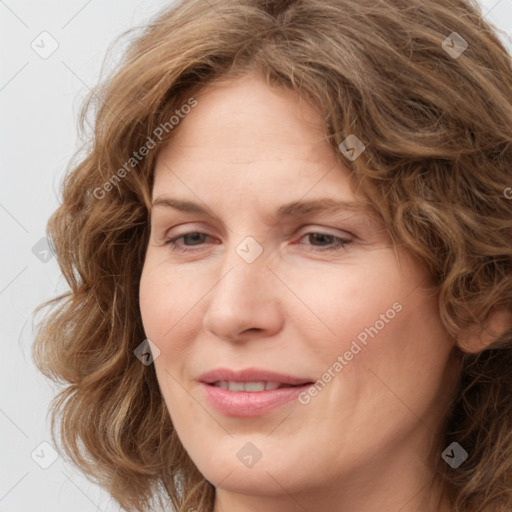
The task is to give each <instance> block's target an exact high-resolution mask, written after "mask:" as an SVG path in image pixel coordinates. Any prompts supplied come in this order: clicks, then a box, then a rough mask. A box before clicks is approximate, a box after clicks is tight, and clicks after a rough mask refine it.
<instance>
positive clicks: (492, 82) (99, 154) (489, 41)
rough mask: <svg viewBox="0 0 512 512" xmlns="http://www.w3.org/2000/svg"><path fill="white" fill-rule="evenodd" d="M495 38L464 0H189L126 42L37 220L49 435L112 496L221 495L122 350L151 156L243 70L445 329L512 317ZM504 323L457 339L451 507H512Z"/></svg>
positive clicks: (510, 351)
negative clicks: (417, 272)
mask: <svg viewBox="0 0 512 512" xmlns="http://www.w3.org/2000/svg"><path fill="white" fill-rule="evenodd" d="M131 32H132V31H129V32H128V34H131ZM497 33H498V29H497V28H496V27H495V26H492V25H490V24H489V22H486V21H485V20H484V19H483V16H482V13H481V11H480V8H479V6H478V4H477V3H476V2H475V1H470V0H389V1H387V2H377V1H375V0H358V1H357V2H355V1H353V0H295V1H294V0H236V1H235V0H209V1H208V2H205V1H204V0H186V1H181V2H180V3H178V4H172V5H171V6H170V7H167V8H166V9H165V10H163V11H162V12H160V13H159V14H158V16H157V17H156V18H154V19H153V21H151V22H149V23H148V24H146V25H145V26H144V27H143V30H142V33H141V34H137V36H136V37H134V38H133V40H131V42H130V44H129V46H128V47H127V49H126V50H125V52H124V54H123V56H122V59H121V63H120V65H119V67H118V68H117V69H116V70H114V71H113V72H111V75H110V76H108V77H107V78H106V79H104V80H102V81H100V83H99V84H98V86H97V87H96V88H95V89H94V91H93V92H92V93H91V94H90V95H89V96H88V97H87V98H86V101H85V102H84V105H83V107H82V111H81V113H80V121H81V128H82V131H83V130H84V120H85V119H86V116H87V115H88V113H90V112H91V111H94V114H95V121H94V133H93V135H92V136H91V139H92V143H91V144H90V145H89V146H88V147H87V149H86V152H85V153H86V154H85V155H82V156H81V157H80V161H79V162H78V163H76V164H73V168H72V169H71V170H70V172H68V174H67V175H66V178H65V180H64V182H63V188H62V199H61V204H60V206H59V207H58V209H57V210H56V211H55V213H54V214H53V215H52V217H51V218H50V219H49V222H48V227H47V234H48V237H49V239H50V241H51V243H52V245H53V248H54V251H55V253H56V256H57V258H58V262H59V265H60V268H61V271H62V273H63V275H64V277H65V278H66V280H67V283H68V284H69V287H70V290H69V291H68V292H66V293H65V294H62V295H60V296H59V297H56V298H54V299H52V300H50V301H47V302H45V303H44V304H42V305H40V306H39V307H38V308H37V309H36V310H35V311H36V312H39V311H40V309H41V308H43V307H48V306H52V308H51V310H50V312H49V313H48V314H47V315H46V316H45V318H44V319H43V320H42V321H41V323H40V326H39V328H38V332H37V336H36V339H35V342H34V346H33V351H34V352H33V355H34V359H35V361H36V364H37V366H38V368H39V369H40V371H41V372H43V373H44V374H45V375H46V376H47V377H49V378H51V379H53V380H55V381H59V382H60V383H62V384H63V389H62V390H61V391H60V393H59V394H58V396H56V397H55V399H54V401H53V402H52V406H51V413H52V436H53V439H54V441H55V440H56V438H57V434H56V428H55V427H56V422H57V419H58V418H61V420H62V422H61V427H60V438H61V439H62V443H63V448H64V450H65V452H66V454H67V455H68V456H69V457H70V458H71V460H72V461H73V462H74V463H75V464H76V465H77V466H78V467H80V468H81V470H82V471H83V472H84V473H85V474H86V475H88V476H90V477H91V478H92V479H94V480H96V481H99V482H101V483H102V484H103V485H105V487H106V488H107V489H108V491H109V492H110V493H111V495H112V496H113V497H114V498H115V499H116V500H117V501H118V502H119V503H120V504H121V505H122V506H123V507H124V508H127V509H135V510H137V511H145V510H149V509H150V508H151V506H152V503H153V501H154V499H155V498H156V499H157V500H158V502H159V503H160V504H162V503H165V500H167V501H169V500H170V501H171V502H172V504H173V506H174V507H175V508H176V510H178V511H187V510H189V509H190V508H194V509H196V510H198V511H201V512H211V511H212V509H213V500H214V496H215V487H214V486H213V485H212V484H211V483H210V482H208V481H207V480H205V478H204V477H203V476H202V475H201V473H200V472H199V471H198V469H197V468H196V467H195V465H194V464H193V462H192V461H191V459H190V458H189V456H188V454H187V453H186V451H185V449H184V447H183V446H182V444H181V442H180V440H179V438H178V436H177V434H176V431H175V430H174V428H173V425H172V422H171V419H170V417H169V414H168V411H167V409H166V406H165V403H164V400H163V398H162V395H161V393H160V389H159V385H158V381H157V378H156V375H155V371H154V367H153V366H152V365H151V366H145V365H143V364H141V363H140V361H139V360H138V359H137V358H136V357H135V356H134V350H135V348H136V347H137V346H138V345H139V344H140V343H141V341H142V340H144V338H145V334H144V330H143V327H142V322H141V316H140V311H139V304H138V287H139V280H140V276H141V271H142V267H143V263H144V256H145V250H146V246H147V242H148V235H149V218H150V209H151V200H150V194H151V190H152V181H153V168H154V164H155V161H156V157H157V156H158V153H159V151H160V149H161V148H162V147H163V146H164V145H165V143H166V142H167V141H169V140H170V139H171V138H172V136H173V134H174V133H176V131H177V130H179V126H173V124H174V123H173V122H172V121H171V122H170V121H169V120H170V117H171V116H172V115H173V113H176V112H177V110H176V109H181V107H182V106H183V105H186V104H189V105H193V101H194V100H193V95H194V94H195V93H196V92H197V91H199V90H200V89H202V88H204V87H205V86H206V85H207V84H209V83H211V82H212V81H214V80H216V79H219V78H223V77H235V76H237V75H239V74H241V73H244V72H245V71H247V70H249V69H254V70H257V71H259V72H261V73H262V74H263V76H264V77H266V80H267V83H268V85H269V86H272V87H273V86H283V87H287V88H290V89H293V90H295V91H297V92H298V93H299V94H300V95H301V96H303V97H307V98H308V100H309V101H311V102H312V103H313V104H314V105H316V107H317V108H318V109H319V110H320V111H321V112H323V113H324V117H325V134H326V137H327V138H328V140H329V142H330V143H331V144H332V146H333V148H335V149H336V151H337V158H339V160H340V162H341V163H342V164H343V165H344V166H345V167H346V168H347V169H348V170H349V171H350V173H351V177H352V179H353V180H354V182H356V183H358V184H360V185H361V189H362V190H364V191H365V193H366V194H367V197H368V198H369V199H370V201H371V204H372V205H373V207H374V208H375V210H376V211H377V212H378V213H379V215H380V216H381V218H382V219H383V220H384V222H385V225H386V226H387V229H388V230H389V233H390V235H391V237H392V240H393V242H394V244H395V246H398V245H399V244H400V245H402V246H406V247H407V248H408V249H409V250H410V251H412V252H413V253H414V254H415V255H417V256H418V257H419V258H420V259H421V260H422V261H424V262H425V263H426V264H427V265H428V268H429V270H430V272H431V274H432V276H433V280H434V283H435V289H434V290H433V291H434V292H435V293H437V294H438V296H439V311H440V315H441V318H442V320H443V323H444V324H445V326H446V329H447V330H448V332H449V333H450V335H452V336H454V337H458V336H460V334H461V333H463V332H465V331H464V330H465V329H467V328H468V326H470V325H476V326H481V328H483V329H484V330H485V329H486V324H485V321H486V318H487V317H488V315H489V314H490V312H492V311H496V310H502V311H506V312H508V313H510V312H511V310H512V200H511V199H510V198H509V197H507V194H504V191H505V190H506V189H507V188H508V189H509V190H510V186H511V185H512V66H511V59H510V55H509V54H508V53H507V50H506V49H505V48H504V46H503V44H502V43H501V42H500V39H499V38H498V35H497ZM125 35H126V34H125ZM466 45H467V47H466ZM456 51H458V54H457V53H454V52H456ZM191 100H192V101H191ZM159 127H160V129H159V130H157V128H159ZM162 127H164V128H165V129H162ZM164 132H165V133H164ZM156 134H158V136H157V135H156ZM350 134H352V135H355V136H357V137H358V138H359V139H360V140H361V141H363V142H364V144H365V145H366V149H365V151H364V153H363V154H362V155H361V156H360V157H359V158H357V159H356V160H353V161H352V160H350V159H348V158H346V157H345V156H344V155H343V154H342V152H340V151H338V147H339V145H340V144H341V143H342V142H343V141H344V140H345V138H346V137H347V136H348V135H350ZM155 139H158V140H155ZM150 140H151V141H152V143H153V146H154V149H153V146H151V149H147V150H146V151H145V152H144V151H140V154H141V155H144V157H140V158H139V156H140V155H139V150H140V149H141V148H143V147H144V146H146V148H149V147H150V146H149V141H150ZM144 153H145V154H144ZM135 154H137V156H135ZM507 318H510V317H507ZM502 324H503V325H502V329H501V332H499V333H494V336H493V337H492V339H491V340H490V342H489V344H487V345H486V346H485V347H484V346H482V347H481V348H482V350H480V349H479V350H462V347H457V348H456V350H459V351H460V354H459V355H460V357H461V361H462V362H461V371H460V379H459V383H458V387H457V390H456V393H455V395H454V396H455V398H454V400H453V403H452V406H451V408H450V412H449V415H448V417H447V418H446V425H445V428H444V436H443V438H442V439H440V440H439V446H438V447H437V450H436V452H435V454H434V455H433V459H432V465H433V467H436V468H437V478H438V479H439V482H440V483H441V485H442V486H443V489H444V490H445V492H446V494H447V495H448V496H449V497H450V499H451V501H452V503H453V510H454V511H456V512H477V511H478V512H481V511H486V512H487V511H507V512H510V510H512V371H511V368H512V326H511V323H510V321H508V320H507V321H504V322H502ZM452 441H457V442H459V443H460V444H461V445H462V446H464V448H465V449H466V450H467V452H468V453H469V454H470V456H469V458H468V459H467V460H466V461H465V462H464V464H463V465H462V466H460V467H459V468H458V469H452V468H450V467H449V466H448V465H447V464H446V463H445V462H444V461H443V460H442V459H441V452H442V450H443V449H444V448H445V447H446V446H448V445H449V444H450V443H451V442H452ZM162 500H163V501H162Z"/></svg>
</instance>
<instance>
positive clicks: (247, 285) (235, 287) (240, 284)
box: [203, 246, 284, 341]
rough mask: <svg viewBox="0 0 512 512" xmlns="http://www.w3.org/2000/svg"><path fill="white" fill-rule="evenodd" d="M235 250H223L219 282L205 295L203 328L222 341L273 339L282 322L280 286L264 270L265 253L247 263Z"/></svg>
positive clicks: (268, 271)
mask: <svg viewBox="0 0 512 512" xmlns="http://www.w3.org/2000/svg"><path fill="white" fill-rule="evenodd" d="M238 249H239V252H237V250H236V248H235V247H233V248H232V249H230V250H229V251H227V253H226V257H225V259H224V261H223V265H222V270H221V273H219V279H218V281H217V283H216V284H215V285H214V287H213V288H212V289H211V291H210V293H209V294H208V295H207V298H208V299H207V300H208V301H209V302H208V306H207V309H206V313H205V315H204V316H203V327H204V329H205V330H206V331H208V332H210V333H212V334H213V335H214V336H216V337H218V338H221V339H223V340H226V341H243V340H249V339H252V338H254V337H269V336H273V335H275V334H276V333H277V332H279V330H280V329H282V326H283V321H284V314H283V310H282V306H283V305H282V302H281V300H280V297H279V294H280V293H282V292H283V290H282V283H281V282H280V281H279V279H278V278H277V277H276V276H275V275H274V273H273V272H272V271H271V270H270V269H269V268H268V266H267V265H268V263H269V258H268V257H267V253H266V251H265V250H263V252H262V253H261V254H260V255H259V256H258V257H257V258H256V259H255V260H254V261H252V262H249V261H250V258H249V259H244V258H245V256H244V254H243V252H241V251H240V246H239V247H238ZM240 255H242V256H240Z"/></svg>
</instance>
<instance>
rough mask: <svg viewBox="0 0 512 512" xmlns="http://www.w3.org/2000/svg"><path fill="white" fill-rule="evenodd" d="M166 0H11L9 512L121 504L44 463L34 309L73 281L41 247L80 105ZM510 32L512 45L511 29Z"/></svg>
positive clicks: (2, 100)
mask: <svg viewBox="0 0 512 512" xmlns="http://www.w3.org/2000/svg"><path fill="white" fill-rule="evenodd" d="M205 1H206V0H205ZM166 3H168V2H162V1H156V0H125V1H124V2H113V1H112V0H108V1H107V0H102V1H101V2H100V1H99V0H89V1H85V0H79V1H77V0H73V1H71V0H68V1H67V2H59V1H46V2H35V1H20V0H18V1H15V0H7V1H5V2H4V1H2V0H0V52H1V62H2V66H1V70H0V112H1V116H0V130H1V131H0V134H1V136H0V148H1V149H0V159H1V160H0V169H1V172H2V175H1V176H2V186H1V187H0V226H1V230H2V245H1V258H2V259H1V267H0V310H1V311H2V315H3V316H2V322H1V328H2V331H1V332H2V335H1V347H2V353H1V358H0V361H1V369H0V372H1V375H2V379H3V385H2V388H1V394H0V433H1V436H0V453H1V463H0V512H41V511H43V512H46V511H51V512H61V511H62V512H64V511H65V512H69V511H70V510H72V511H73V512H92V511H102V512H111V511H114V510H119V508H118V507H116V506H115V504H114V503H113V502H112V501H111V500H109V497H108V494H107V493H106V492H105V491H103V490H101V489H100V487H98V486H96V485H95V484H93V483H91V482H89V481H88V480H87V479H85V477H83V476H82V475H81V474H79V473H77V472H76V471H75V470H74V468H73V467H72V466H70V465H69V464H67V463H65V462H64V461H63V460H62V459H61V458H57V459H56V460H55V462H54V463H53V464H51V466H50V467H48V469H42V468H41V467H40V466H39V465H38V464H37V463H36V462H35V460H37V461H39V462H40V463H44V462H47V463H48V462H50V461H51V448H48V447H47V446H45V445H43V446H39V445H40V443H42V442H45V441H46V442H51V437H50V434H49V422H48V421H47V417H46V414H47V410H48V406H49V402H50V399H51V398H52V396H53V395H54V394H55V392H56V389H57V388H56V387H54V385H53V384H50V383H49V382H48V381H47V380H46V379H45V378H44V377H43V376H41V375H40V374H39V373H38V372H37V371H36V369H35V366H34V364H33V362H32V360H31V353H30V348H31V343H32V340H33V331H32V318H31V316H30V315H31V312H32V311H33V309H34V308H35V307H36V306H37V305H38V304H40V303H41V302H42V301H43V300H46V299H48V298H51V297H52V296H54V295H56V294H57V293H58V292H59V291H61V290H64V289H65V284H64V282H63V279H62V278H61V277H60V271H59V269H58V265H57V263H56V260H55V258H54V257H52V256H51V254H49V255H48V256H49V258H50V259H49V260H48V261H46V262H43V261H40V259H38V258H37V257H36V256H35V255H34V253H33V252H32V248H33V247H34V245H35V244H37V243H38V242H39V241H40V240H41V239H42V238H43V237H44V236H45V229H46V221H47V219H48V217H49V216H50V215H51V213H52V212H53V210H55V208H56V207H57V191H58V190H59V187H60V181H61V178H62V176H63V174H64V172H65V171H66V167H67V165H68V164H69V161H70V158H71V157H72V155H73V153H74V152H75V151H76V149H77V148H78V147H79V146H80V145H81V144H80V141H79V140H78V138H77V115H78V109H79V106H80V103H81V100H82V99H83V98H84V96H85V95H86V94H87V93H88V92H89V88H90V87H93V86H94V85H95V84H96V82H97V80H98V78H99V73H100V68H101V64H102V62H103V58H104V57H105V55H106V51H107V48H108V47H109V45H110V44H111V43H112V42H113V41H114V39H115V38H116V37H117V36H118V35H120V34H121V33H122V32H123V31H125V30H126V29H128V28H131V27H133V26H136V25H143V24H144V22H146V21H148V20H149V19H150V18H151V17H152V16H153V15H154V14H155V13H156V12H158V11H159V10H161V9H162V8H163V7H165V5H166ZM480 3H481V5H482V9H483V12H484V13H487V14H486V19H488V20H489V21H491V22H492V23H495V24H496V25H497V26H498V27H500V28H501V29H503V30H505V31H506V32H507V34H509V35H512V0H500V1H498V0H482V1H481V2H480ZM43 31H47V32H49V33H50V34H51V35H52V37H53V38H55V40H56V41H57V42H58V45H59V46H58V48H57V50H56V51H55V52H54V53H53V54H52V55H51V56H50V57H48V58H47V59H43V58H41V57H40V56H39V55H38V54H37V53H36V52H35V51H34V50H33V49H32V47H31V43H32V41H34V40H36V43H37V41H39V39H38V36H39V35H40V34H41V32H43ZM500 37H502V40H503V41H504V42H505V44H506V45H507V46H508V48H509V49H512V43H511V39H509V36H507V35H504V36H500ZM39 44H40V45H41V43H39ZM48 44H49V42H47V43H46V44H45V47H46V48H48V47H49V46H48ZM511 185H512V182H511ZM42 256H44V253H43V254H42ZM38 447H39V448H38ZM34 450H35V451H34ZM34 459H35V460H34Z"/></svg>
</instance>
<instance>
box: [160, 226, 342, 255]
mask: <svg viewBox="0 0 512 512" xmlns="http://www.w3.org/2000/svg"><path fill="white" fill-rule="evenodd" d="M204 237H206V238H211V237H210V235H208V234H207V233H202V232H200V231H190V232H188V233H183V234H182V235H179V236H176V237H174V238H170V239H168V240H166V242H165V245H169V246H170V247H171V250H173V251H180V252H191V251H195V250H196V249H193V248H188V247H189V244H187V241H188V242H190V247H198V249H197V250H200V249H202V248H203V245H204V244H203V243H202V242H203V241H204ZM305 237H309V240H310V241H314V242H319V243H320V245H315V243H313V244H303V243H299V244H298V245H311V246H312V247H316V248H317V250H318V251H319V252H322V251H336V250H342V249H344V248H345V246H346V245H348V244H349V243H350V242H351V241H352V240H348V239H346V238H341V237H338V236H335V235H332V234H329V233H322V232H310V233H306V234H305V235H303V236H302V237H301V238H300V239H301V240H302V239H303V238H305ZM180 240H181V241H182V242H183V243H184V244H185V245H182V244H181V243H179V241H180ZM322 244H324V245H322Z"/></svg>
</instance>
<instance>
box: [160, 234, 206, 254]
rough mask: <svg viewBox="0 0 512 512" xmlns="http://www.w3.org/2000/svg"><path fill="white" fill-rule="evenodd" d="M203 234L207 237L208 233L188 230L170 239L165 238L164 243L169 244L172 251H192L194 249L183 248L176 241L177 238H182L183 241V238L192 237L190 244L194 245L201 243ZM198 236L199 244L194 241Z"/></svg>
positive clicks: (188, 238) (189, 238)
mask: <svg viewBox="0 0 512 512" xmlns="http://www.w3.org/2000/svg"><path fill="white" fill-rule="evenodd" d="M198 235H199V236H198ZM204 236H206V237H209V236H210V235H208V234H206V233H201V232H200V231H189V232H188V233H183V234H182V235H179V236H176V237H174V238H170V239H168V240H166V242H165V245H169V246H170V247H171V249H172V250H173V251H180V252H190V251H194V249H187V248H183V247H182V246H181V245H180V244H179V243H178V240H181V239H183V241H185V240H189V241H190V240H191V239H192V245H193V246H196V245H199V244H200V243H201V238H202V237H204ZM198 238H199V244H198V243H194V240H195V241H196V242H197V239H198Z"/></svg>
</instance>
